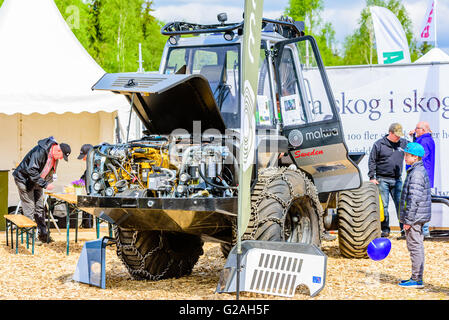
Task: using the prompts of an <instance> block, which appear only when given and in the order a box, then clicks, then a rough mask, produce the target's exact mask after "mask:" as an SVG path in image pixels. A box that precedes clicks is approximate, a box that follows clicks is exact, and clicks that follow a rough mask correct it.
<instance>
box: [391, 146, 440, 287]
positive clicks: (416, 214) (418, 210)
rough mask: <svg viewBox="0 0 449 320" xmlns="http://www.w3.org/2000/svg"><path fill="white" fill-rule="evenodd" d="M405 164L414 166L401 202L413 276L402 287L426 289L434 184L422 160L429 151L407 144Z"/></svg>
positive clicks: (411, 168) (409, 172)
mask: <svg viewBox="0 0 449 320" xmlns="http://www.w3.org/2000/svg"><path fill="white" fill-rule="evenodd" d="M404 153H405V163H406V164H408V165H410V168H409V169H408V170H407V177H406V178H405V181H404V186H403V188H402V193H401V200H400V202H399V203H400V206H399V210H400V222H401V223H403V225H404V230H405V239H406V241H407V249H408V251H409V252H410V258H411V261H412V276H411V278H410V279H409V280H403V281H401V282H400V283H399V285H400V286H401V287H407V288H423V287H424V285H423V273H424V234H423V230H422V228H423V225H424V224H425V223H426V222H429V221H430V218H431V205H432V202H431V195H430V182H429V176H428V174H427V171H426V169H425V168H424V165H423V162H422V158H423V157H424V154H425V150H424V148H423V146H422V145H420V144H419V143H416V142H411V143H409V144H407V147H406V148H405V150H404Z"/></svg>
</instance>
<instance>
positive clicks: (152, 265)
mask: <svg viewBox="0 0 449 320" xmlns="http://www.w3.org/2000/svg"><path fill="white" fill-rule="evenodd" d="M115 238H116V240H117V255H118V257H119V258H120V259H121V260H122V262H123V263H124V264H125V266H126V267H127V269H128V271H129V273H130V274H131V276H132V277H133V278H134V279H136V280H153V281H155V280H162V279H168V278H179V277H182V276H186V275H189V274H191V273H192V269H193V266H194V265H195V263H196V262H197V261H198V258H199V257H200V256H201V255H202V254H203V241H202V240H201V238H200V237H198V236H194V235H190V234H185V233H176V232H163V231H134V230H124V229H121V228H115Z"/></svg>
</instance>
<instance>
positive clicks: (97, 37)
mask: <svg viewBox="0 0 449 320" xmlns="http://www.w3.org/2000/svg"><path fill="white" fill-rule="evenodd" d="M55 2H56V4H57V6H58V8H59V10H60V12H61V14H62V15H63V17H64V19H66V21H67V22H68V24H69V26H71V27H72V31H73V32H74V34H75V35H76V37H77V38H78V40H79V41H80V42H81V44H82V45H83V46H84V47H85V48H86V50H87V51H88V52H89V54H90V55H91V56H92V57H93V58H94V59H95V60H96V61H97V63H98V64H99V65H100V66H101V67H102V68H103V69H105V71H107V72H128V71H129V72H133V71H136V70H137V69H138V66H139V64H138V58H139V51H138V50H139V43H141V45H142V57H143V60H144V63H143V67H144V69H145V70H146V71H154V70H157V69H158V67H159V60H160V58H161V55H162V51H163V48H164V44H165V41H166V37H165V36H162V35H161V34H160V29H161V26H162V25H161V22H159V21H158V20H157V19H155V18H154V17H153V16H152V15H151V13H152V11H153V9H152V8H151V7H152V5H153V1H151V0H128V1H125V0H88V1H86V0H55ZM78 9H79V15H80V18H79V20H80V24H79V26H78V27H77V28H74V27H73V26H72V25H71V22H72V20H71V19H73V11H74V10H75V11H76V10H78Z"/></svg>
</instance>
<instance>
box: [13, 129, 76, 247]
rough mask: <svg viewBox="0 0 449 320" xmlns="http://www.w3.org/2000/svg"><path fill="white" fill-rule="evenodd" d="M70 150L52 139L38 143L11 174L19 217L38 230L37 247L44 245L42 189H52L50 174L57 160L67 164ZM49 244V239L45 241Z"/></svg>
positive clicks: (45, 235) (56, 164)
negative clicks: (20, 209)
mask: <svg viewBox="0 0 449 320" xmlns="http://www.w3.org/2000/svg"><path fill="white" fill-rule="evenodd" d="M70 152H71V149H70V146H69V145H68V144H66V143H60V144H58V143H57V142H56V140H55V139H54V138H53V137H48V138H45V139H42V140H39V141H38V143H37V145H36V146H35V147H34V148H33V149H31V150H30V151H29V152H28V153H27V154H26V155H25V157H24V158H23V159H22V162H20V164H19V165H18V166H17V168H16V169H15V170H14V172H13V174H12V175H13V177H14V181H15V183H16V185H17V189H18V190H19V197H20V200H21V202H22V211H23V214H24V215H25V216H26V217H28V218H30V219H32V220H34V221H36V224H37V229H38V241H37V242H36V243H37V244H42V243H43V242H47V237H48V234H47V228H46V225H45V213H44V201H43V200H44V197H43V189H47V190H53V189H54V186H53V184H52V182H53V175H54V174H55V173H56V169H57V167H58V161H59V160H61V159H64V160H65V161H68V157H69V155H70ZM49 240H50V241H51V239H49Z"/></svg>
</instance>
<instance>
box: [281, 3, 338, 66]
mask: <svg viewBox="0 0 449 320" xmlns="http://www.w3.org/2000/svg"><path fill="white" fill-rule="evenodd" d="M323 3H324V1H323V0H289V4H288V7H287V8H286V9H285V14H286V15H288V16H290V17H291V18H293V19H294V20H296V21H304V23H305V32H306V34H309V35H312V36H314V38H315V39H316V41H317V44H318V48H319V49H320V53H321V57H322V59H323V62H324V64H325V65H326V66H330V65H341V64H342V63H343V60H342V58H341V57H340V56H339V55H338V52H337V51H336V49H335V44H336V39H335V31H334V29H333V26H332V24H331V23H330V22H326V23H323V21H322V19H321V14H322V12H323V9H324V5H323Z"/></svg>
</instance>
